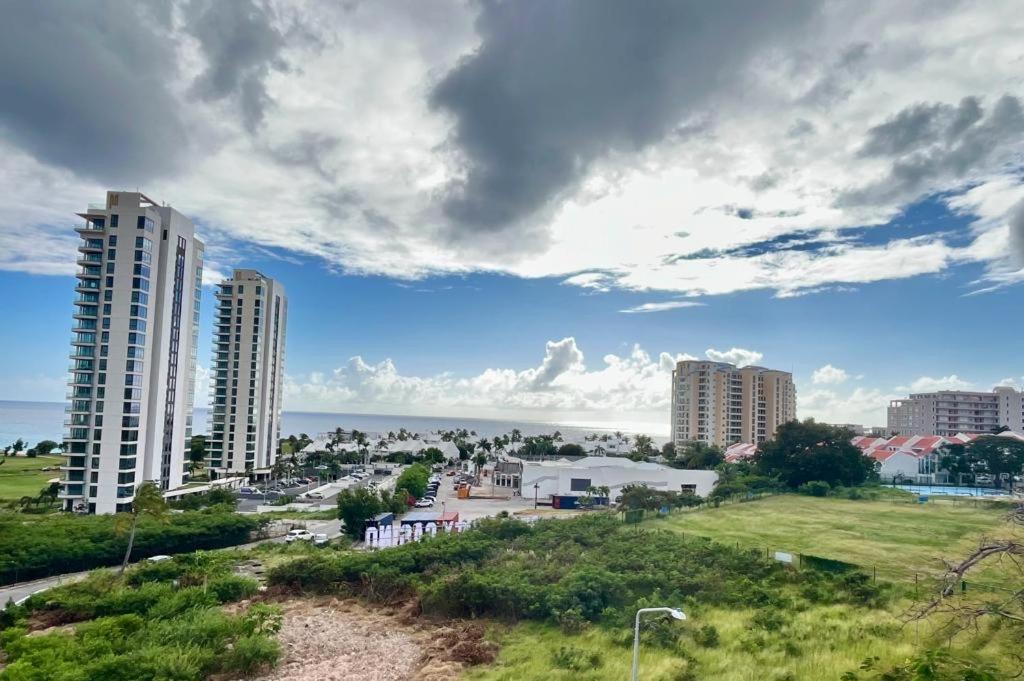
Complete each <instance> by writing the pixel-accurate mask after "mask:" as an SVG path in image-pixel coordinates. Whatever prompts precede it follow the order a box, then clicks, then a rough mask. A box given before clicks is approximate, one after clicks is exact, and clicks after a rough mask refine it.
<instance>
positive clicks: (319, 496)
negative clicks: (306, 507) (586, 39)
mask: <svg viewBox="0 0 1024 681" xmlns="http://www.w3.org/2000/svg"><path fill="white" fill-rule="evenodd" d="M302 496H303V497H305V498H306V499H323V498H324V495H323V494H320V492H306V493H305V494H303V495H302Z"/></svg>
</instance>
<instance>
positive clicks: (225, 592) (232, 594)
mask: <svg viewBox="0 0 1024 681" xmlns="http://www.w3.org/2000/svg"><path fill="white" fill-rule="evenodd" d="M206 588H207V590H208V591H209V592H210V593H211V594H213V596H214V598H216V599H217V601H218V602H220V603H232V602H234V601H240V600H242V599H243V598H250V597H251V596H253V595H254V594H255V593H256V591H257V590H258V589H259V583H257V582H256V581H255V580H253V579H247V578H246V577H239V576H238V575H224V576H223V577H217V578H216V579H213V580H210V582H209V583H208V584H207V586H206Z"/></svg>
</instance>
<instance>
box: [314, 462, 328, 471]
mask: <svg viewBox="0 0 1024 681" xmlns="http://www.w3.org/2000/svg"><path fill="white" fill-rule="evenodd" d="M328 468H330V466H328V465H327V464H325V463H322V464H320V465H319V466H317V467H316V469H317V470H318V471H325V470H327V469H328Z"/></svg>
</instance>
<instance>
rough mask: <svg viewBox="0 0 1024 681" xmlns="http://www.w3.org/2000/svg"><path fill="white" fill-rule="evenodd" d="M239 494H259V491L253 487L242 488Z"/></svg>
mask: <svg viewBox="0 0 1024 681" xmlns="http://www.w3.org/2000/svg"><path fill="white" fill-rule="evenodd" d="M238 493H239V494H259V493H260V491H259V490H258V489H256V488H255V487H242V488H241V489H239V490H238Z"/></svg>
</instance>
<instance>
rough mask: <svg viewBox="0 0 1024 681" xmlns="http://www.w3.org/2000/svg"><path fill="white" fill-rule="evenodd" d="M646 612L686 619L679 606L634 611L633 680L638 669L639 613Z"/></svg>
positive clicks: (635, 678)
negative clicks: (661, 613) (662, 613)
mask: <svg viewBox="0 0 1024 681" xmlns="http://www.w3.org/2000/svg"><path fill="white" fill-rule="evenodd" d="M647 612H667V613H668V614H670V615H672V617H673V618H674V619H677V620H680V621H682V620H685V619H686V613H685V612H683V611H682V610H680V609H679V608H640V609H639V610H637V611H636V625H635V626H634V628H633V676H631V677H630V678H632V679H633V681H637V678H638V677H637V674H638V673H639V671H640V615H642V614H644V613H647Z"/></svg>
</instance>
